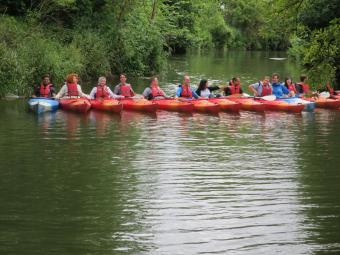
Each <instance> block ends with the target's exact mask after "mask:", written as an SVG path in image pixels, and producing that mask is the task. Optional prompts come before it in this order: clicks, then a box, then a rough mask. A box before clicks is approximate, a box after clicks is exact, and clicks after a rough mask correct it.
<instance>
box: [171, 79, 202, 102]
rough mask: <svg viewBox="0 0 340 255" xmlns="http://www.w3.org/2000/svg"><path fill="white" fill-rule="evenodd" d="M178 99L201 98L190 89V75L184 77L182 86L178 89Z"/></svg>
mask: <svg viewBox="0 0 340 255" xmlns="http://www.w3.org/2000/svg"><path fill="white" fill-rule="evenodd" d="M176 97H186V98H193V97H194V98H196V99H197V98H199V95H197V93H196V92H195V91H194V90H193V89H192V88H191V87H190V77H189V75H184V79H183V81H182V84H180V85H179V86H178V87H177V89H176Z"/></svg>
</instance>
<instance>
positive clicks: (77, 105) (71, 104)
mask: <svg viewBox="0 0 340 255" xmlns="http://www.w3.org/2000/svg"><path fill="white" fill-rule="evenodd" d="M59 103H60V108H62V109H64V110H69V111H75V112H84V113H85V112H87V111H88V110H89V109H90V107H91V103H90V101H89V100H88V99H86V98H70V99H66V98H65V99H60V101H59Z"/></svg>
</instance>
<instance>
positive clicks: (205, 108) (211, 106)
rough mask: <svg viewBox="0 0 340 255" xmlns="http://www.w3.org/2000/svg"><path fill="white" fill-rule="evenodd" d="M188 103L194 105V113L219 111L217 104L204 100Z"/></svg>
mask: <svg viewBox="0 0 340 255" xmlns="http://www.w3.org/2000/svg"><path fill="white" fill-rule="evenodd" d="M190 102H191V103H192V104H193V105H194V111H197V112H207V113H208V112H210V113H217V112H219V111H220V106H219V105H218V104H215V103H213V102H210V101H208V100H205V99H203V100H202V99H198V100H191V101H190Z"/></svg>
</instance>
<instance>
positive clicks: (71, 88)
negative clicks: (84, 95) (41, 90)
mask: <svg viewBox="0 0 340 255" xmlns="http://www.w3.org/2000/svg"><path fill="white" fill-rule="evenodd" d="M67 95H68V96H69V97H76V96H79V94H78V87H77V84H75V83H67Z"/></svg>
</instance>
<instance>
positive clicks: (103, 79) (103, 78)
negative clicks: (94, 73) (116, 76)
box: [98, 76, 106, 86]
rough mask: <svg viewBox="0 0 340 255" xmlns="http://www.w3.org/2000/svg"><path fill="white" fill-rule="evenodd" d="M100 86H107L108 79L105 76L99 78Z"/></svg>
mask: <svg viewBox="0 0 340 255" xmlns="http://www.w3.org/2000/svg"><path fill="white" fill-rule="evenodd" d="M98 85H100V86H105V85H106V78H105V77H104V76H101V77H99V79H98Z"/></svg>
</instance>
